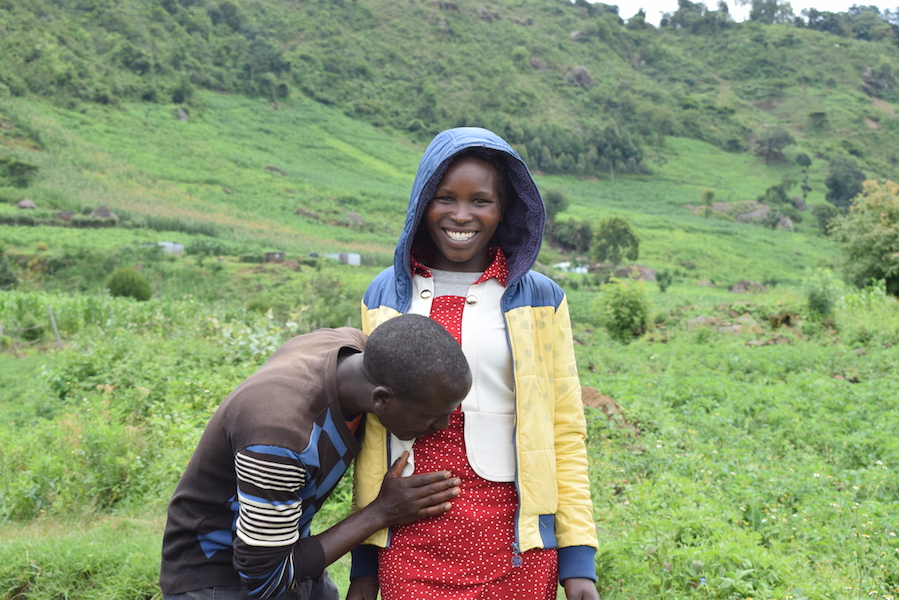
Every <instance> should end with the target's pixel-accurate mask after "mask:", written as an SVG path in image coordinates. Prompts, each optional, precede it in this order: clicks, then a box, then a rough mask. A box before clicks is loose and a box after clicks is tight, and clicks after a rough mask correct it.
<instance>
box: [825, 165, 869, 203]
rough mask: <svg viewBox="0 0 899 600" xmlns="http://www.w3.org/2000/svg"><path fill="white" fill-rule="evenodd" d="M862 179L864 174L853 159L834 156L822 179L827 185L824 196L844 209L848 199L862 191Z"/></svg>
mask: <svg viewBox="0 0 899 600" xmlns="http://www.w3.org/2000/svg"><path fill="white" fill-rule="evenodd" d="M864 180H865V174H864V173H862V170H861V169H859V168H858V166H856V164H855V161H853V160H852V159H851V158H845V157H842V156H837V157H834V158H832V159H831V160H830V173H828V175H827V179H825V180H824V185H826V186H827V195H826V196H825V198H826V199H827V201H828V202H830V203H831V204H833V205H834V206H836V207H837V208H839V209H840V210H846V209H848V208H849V204H850V200H852V198H854V197H855V196H857V195H858V194H859V193H860V192H861V191H862V182H863V181H864Z"/></svg>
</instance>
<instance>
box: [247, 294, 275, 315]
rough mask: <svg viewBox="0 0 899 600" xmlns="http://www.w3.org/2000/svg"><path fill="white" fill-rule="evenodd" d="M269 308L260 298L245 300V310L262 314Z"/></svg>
mask: <svg viewBox="0 0 899 600" xmlns="http://www.w3.org/2000/svg"><path fill="white" fill-rule="evenodd" d="M269 309H271V306H269V303H268V302H266V301H265V300H263V299H261V298H254V299H253V300H250V301H249V302H247V312H250V311H252V312H258V313H261V314H263V315H264V314H265V313H267V312H268V311H269Z"/></svg>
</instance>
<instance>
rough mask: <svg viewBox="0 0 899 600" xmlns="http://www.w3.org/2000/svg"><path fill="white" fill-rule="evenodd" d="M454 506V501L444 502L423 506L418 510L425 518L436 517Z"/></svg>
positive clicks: (419, 514)
mask: <svg viewBox="0 0 899 600" xmlns="http://www.w3.org/2000/svg"><path fill="white" fill-rule="evenodd" d="M452 508H453V504H452V502H443V503H442V504H437V505H435V506H429V507H427V508H423V509H421V510H420V511H418V516H419V517H421V518H422V519H424V518H425V517H436V516H438V515H442V514H443V513H445V512H448V511H449V510H450V509H452Z"/></svg>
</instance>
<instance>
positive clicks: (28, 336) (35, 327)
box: [21, 314, 44, 342]
mask: <svg viewBox="0 0 899 600" xmlns="http://www.w3.org/2000/svg"><path fill="white" fill-rule="evenodd" d="M21 325H22V327H21V329H22V339H23V340H25V341H26V342H37V341H38V340H40V339H41V338H42V337H44V326H43V324H41V323H39V322H38V320H37V319H35V318H34V315H32V314H27V315H25V316H24V317H22V321H21Z"/></svg>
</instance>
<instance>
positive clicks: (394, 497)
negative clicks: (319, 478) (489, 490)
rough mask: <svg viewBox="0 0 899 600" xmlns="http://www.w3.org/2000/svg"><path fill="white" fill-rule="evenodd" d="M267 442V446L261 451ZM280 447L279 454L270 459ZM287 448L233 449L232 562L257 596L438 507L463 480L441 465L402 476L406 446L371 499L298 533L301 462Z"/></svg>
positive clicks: (281, 588)
mask: <svg viewBox="0 0 899 600" xmlns="http://www.w3.org/2000/svg"><path fill="white" fill-rule="evenodd" d="M263 450H264V452H262V451H263ZM279 454H282V455H283V456H282V458H283V459H284V462H273V461H274V458H276V457H277V456H278V455H279ZM290 454H291V453H290V452H289V451H284V450H283V449H276V448H273V447H265V448H262V447H251V448H248V449H246V450H244V451H242V452H240V453H238V455H237V457H236V460H235V467H236V469H237V476H238V502H239V505H240V514H239V518H238V520H237V531H236V534H237V538H236V539H235V542H234V567H235V569H236V570H237V571H238V573H239V574H240V577H241V580H242V581H243V583H244V585H245V586H246V587H247V592H248V593H249V595H250V596H253V597H255V598H269V597H272V596H278V595H281V594H284V593H285V592H286V591H287V590H289V589H291V588H292V587H293V586H294V585H296V583H297V582H299V581H302V580H303V579H305V578H307V577H317V576H318V575H319V574H320V573H321V572H322V571H323V570H324V568H325V567H326V566H327V565H329V564H331V563H332V562H334V561H335V560H337V559H338V558H340V557H341V556H342V555H343V554H346V553H347V552H349V550H351V549H352V548H353V547H355V546H356V545H358V544H359V543H361V542H362V541H363V540H364V539H365V538H367V537H368V536H369V535H371V534H372V533H374V532H376V531H378V530H380V529H384V528H385V527H390V526H393V525H401V524H405V523H412V522H414V521H417V520H418V519H421V518H424V517H429V516H435V515H439V514H442V513H444V512H446V511H447V510H449V509H450V508H451V507H452V505H451V504H450V502H449V501H450V500H452V499H453V498H455V497H456V496H458V495H459V493H460V490H459V485H460V484H461V482H460V481H459V479H457V478H453V477H452V476H451V474H450V473H449V472H446V471H438V472H435V473H424V474H421V475H414V476H412V477H402V476H401V474H402V471H403V467H405V466H406V462H407V459H408V453H404V454H403V455H402V456H401V457H400V458H399V459H398V460H397V461H396V462H395V463H394V464H393V466H392V467H391V468H390V469H389V470H388V472H387V474H386V475H385V476H384V480H383V482H382V485H381V491H380V493H379V494H378V497H377V498H376V499H375V501H374V502H372V503H371V504H370V505H368V506H366V507H365V508H364V509H362V510H360V511H358V512H357V513H355V514H353V515H350V516H349V517H348V518H347V519H345V520H343V521H341V522H340V523H337V524H336V525H334V526H333V527H331V528H330V529H328V530H326V531H324V532H322V533H320V534H319V535H316V536H311V537H307V538H300V537H299V532H298V530H297V524H298V521H299V518H300V516H301V512H302V506H301V505H302V502H301V501H300V497H299V494H300V490H301V489H302V486H303V484H304V483H305V470H304V469H303V468H302V467H300V466H298V465H297V464H296V463H294V462H293V461H292V460H291V458H292V456H289V455H290Z"/></svg>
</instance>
